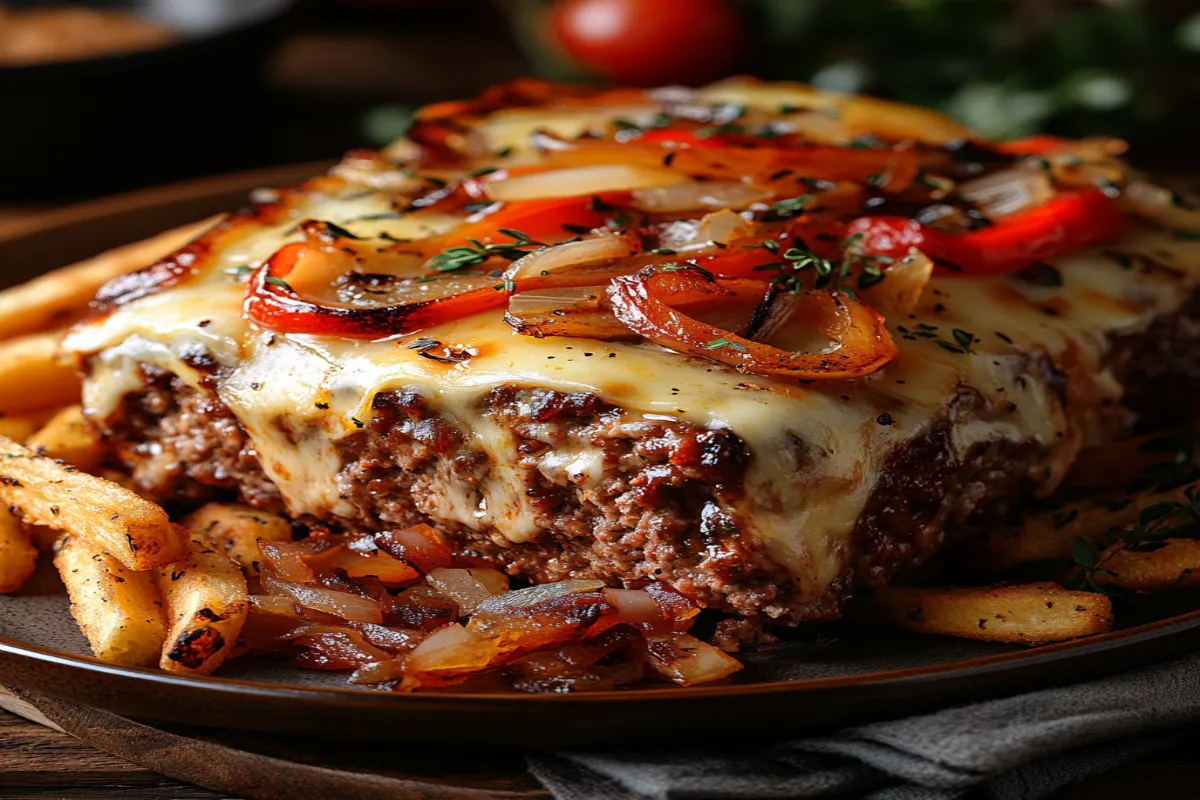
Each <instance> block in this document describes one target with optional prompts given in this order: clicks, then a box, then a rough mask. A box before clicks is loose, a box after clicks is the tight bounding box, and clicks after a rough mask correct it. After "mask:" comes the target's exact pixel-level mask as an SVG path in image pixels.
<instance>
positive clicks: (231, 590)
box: [156, 532, 250, 675]
mask: <svg viewBox="0 0 1200 800" xmlns="http://www.w3.org/2000/svg"><path fill="white" fill-rule="evenodd" d="M184 533H185V534H186V532H184ZM188 542H189V547H190V550H191V555H190V557H189V558H187V559H186V560H184V561H181V562H180V563H178V564H173V565H171V566H167V567H163V568H162V569H161V570H159V571H158V572H157V573H156V575H157V580H158V586H159V589H160V591H161V592H162V594H163V598H164V599H165V600H166V603H167V619H168V620H169V621H170V631H169V633H168V635H167V641H166V644H165V645H164V646H163V649H162V655H161V658H160V659H159V667H161V668H162V669H164V670H167V671H168V672H182V673H188V674H192V675H208V674H209V673H211V672H212V671H213V670H215V669H216V668H217V667H218V666H220V665H221V662H223V661H224V660H225V659H226V658H228V657H229V655H230V654H231V652H232V651H233V649H234V648H235V647H236V646H237V642H238V635H239V634H240V633H241V631H242V625H243V624H244V623H245V622H246V615H247V613H249V610H250V596H249V592H248V591H247V589H246V577H245V576H244V575H243V574H242V570H241V568H240V567H239V566H238V565H237V564H235V563H233V561H231V560H230V559H229V557H228V556H226V555H225V554H224V553H220V552H218V551H216V550H214V549H213V548H211V547H209V546H208V545H207V544H205V543H204V541H203V540H202V539H201V538H200V537H199V536H198V535H192V536H190V537H189V538H188Z"/></svg>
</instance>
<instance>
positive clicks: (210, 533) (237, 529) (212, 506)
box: [183, 503, 293, 576]
mask: <svg viewBox="0 0 1200 800" xmlns="http://www.w3.org/2000/svg"><path fill="white" fill-rule="evenodd" d="M183 527H185V528H187V529H188V530H190V531H192V533H194V534H197V535H199V536H200V538H201V539H202V540H203V541H204V542H205V543H206V544H208V546H209V547H212V548H213V549H214V550H219V551H222V552H224V553H225V554H226V555H227V556H229V557H230V558H231V559H233V560H234V561H235V562H236V563H238V564H239V565H241V566H242V567H243V568H244V569H245V570H246V573H247V574H248V575H251V576H255V575H257V574H258V564H259V562H260V561H262V552H261V551H260V550H259V548H258V543H259V542H290V541H292V538H293V536H292V524H291V523H290V522H288V521H287V520H286V519H284V518H283V517H281V516H279V515H278V514H271V513H268V512H266V511H259V510H258V509H255V508H253V507H251V506H247V505H243V504H241V503H207V504H205V505H203V506H201V507H200V508H198V509H196V510H195V511H193V512H192V513H191V514H189V515H188V516H187V517H186V518H185V519H184V520H183Z"/></svg>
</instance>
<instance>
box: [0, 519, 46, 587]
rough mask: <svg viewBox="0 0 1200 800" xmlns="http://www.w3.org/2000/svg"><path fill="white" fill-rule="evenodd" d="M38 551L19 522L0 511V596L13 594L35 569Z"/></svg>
mask: <svg viewBox="0 0 1200 800" xmlns="http://www.w3.org/2000/svg"><path fill="white" fill-rule="evenodd" d="M37 557H38V551H37V548H36V547H34V545H33V541H32V540H31V539H30V536H29V531H28V530H26V529H25V526H24V525H23V524H21V521H20V520H19V519H17V518H16V517H14V516H13V515H12V514H10V513H8V511H5V510H3V509H0V594H8V593H10V592H15V591H17V590H18V589H20V588H21V587H22V586H24V585H25V581H27V580H28V579H29V576H30V575H32V574H33V570H34V569H35V568H36V567H37Z"/></svg>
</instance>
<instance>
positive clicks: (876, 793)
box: [529, 653, 1200, 800]
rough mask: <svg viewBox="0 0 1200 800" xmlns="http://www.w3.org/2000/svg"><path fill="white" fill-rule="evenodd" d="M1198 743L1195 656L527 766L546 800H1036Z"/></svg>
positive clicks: (542, 758)
mask: <svg viewBox="0 0 1200 800" xmlns="http://www.w3.org/2000/svg"><path fill="white" fill-rule="evenodd" d="M1189 723H1194V724H1193V725H1191V726H1189ZM1196 734H1200V653H1196V654H1192V655H1189V656H1187V657H1184V658H1181V659H1177V660H1174V661H1169V662H1164V663H1161V664H1157V665H1154V666H1152V667H1147V668H1145V669H1142V670H1138V671H1136V672H1131V673H1126V674H1123V675H1118V676H1115V677H1111V678H1104V679H1103V680H1097V681H1088V682H1084V683H1077V684H1073V685H1071V686H1066V687H1062V688H1056V689H1045V690H1042V691H1038V692H1032V693H1030V694H1024V695H1019V696H1016V697H1009V698H1005V699H1002V700H992V701H989V702H986V703H976V704H973V705H967V706H960V707H958V708H951V709H947V710H945V711H939V712H936V713H933V714H925V715H923V716H917V717H909V718H907V719H900V720H894V721H892V722H879V723H874V724H871V725H862V726H859V727H855V728H846V729H844V730H841V731H838V732H836V733H833V734H831V735H828V736H821V737H813V738H808V739H798V740H795V741H787V742H781V743H778V744H774V745H767V746H759V747H755V748H753V749H732V748H721V749H709V750H690V751H684V752H637V753H603V754H601V753H557V754H553V755H538V756H532V757H530V759H529V769H530V771H531V772H532V773H533V774H534V776H536V777H537V778H538V780H540V781H541V782H542V783H543V784H544V785H545V786H546V787H547V788H548V789H549V790H550V791H551V792H552V793H553V794H554V796H555V798H556V799H557V800H646V799H647V798H653V800H685V799H687V800H690V799H691V798H696V799H697V800H698V799H699V798H704V799H705V800H724V798H730V799H731V800H732V799H736V800H760V798H761V800H770V799H771V798H789V797H825V796H829V795H835V794H845V793H855V794H857V795H860V796H863V797H866V798H869V799H870V800H918V798H920V800H951V798H960V797H965V796H966V795H967V794H968V793H969V792H972V791H974V792H976V793H977V794H974V795H972V796H982V797H992V798H998V799H999V800H1033V799H1034V798H1041V797H1046V796H1048V795H1050V794H1051V793H1053V792H1055V791H1057V790H1058V789H1060V788H1062V787H1064V786H1067V785H1069V784H1071V783H1075V782H1078V781H1080V780H1083V779H1084V778H1088V777H1091V776H1093V775H1098V774H1100V773H1102V772H1104V771H1106V770H1109V769H1112V768H1113V767H1116V766H1119V765H1120V764H1123V763H1126V762H1128V761H1132V760H1133V759H1136V758H1138V757H1139V756H1142V755H1145V754H1146V753H1149V752H1152V751H1153V750H1156V749H1158V748H1161V747H1164V746H1166V745H1168V744H1170V743H1172V742H1175V741H1179V740H1180V739H1181V738H1183V737H1186V736H1189V735H1196Z"/></svg>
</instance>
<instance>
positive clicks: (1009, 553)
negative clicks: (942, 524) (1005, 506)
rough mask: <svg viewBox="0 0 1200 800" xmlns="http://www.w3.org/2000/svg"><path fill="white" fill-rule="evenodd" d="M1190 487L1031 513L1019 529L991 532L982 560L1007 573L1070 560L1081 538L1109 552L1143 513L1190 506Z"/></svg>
mask: <svg viewBox="0 0 1200 800" xmlns="http://www.w3.org/2000/svg"><path fill="white" fill-rule="evenodd" d="M1188 488H1189V487H1188V486H1181V487H1178V488H1176V489H1171V490H1170V491H1167V492H1153V491H1149V492H1143V493H1141V494H1135V495H1128V494H1116V495H1114V496H1112V497H1111V498H1109V499H1107V500H1101V499H1098V498H1097V499H1088V500H1084V501H1081V502H1077V503H1067V504H1064V505H1063V506H1061V507H1060V508H1056V509H1054V510H1053V511H1038V512H1033V513H1029V514H1026V515H1024V516H1023V517H1022V518H1021V522H1020V525H1019V526H1018V527H1017V528H1016V529H1012V528H1004V527H999V528H996V529H994V530H993V531H991V532H990V533H989V534H988V536H987V538H986V540H983V541H982V543H981V547H982V548H983V552H982V554H981V557H980V558H979V560H980V561H984V562H985V563H986V564H987V566H988V567H990V568H992V569H1006V568H1008V567H1015V566H1017V565H1019V564H1031V563H1033V562H1035V561H1049V560H1054V559H1070V558H1071V553H1072V550H1073V548H1074V546H1075V540H1076V539H1083V540H1084V541H1086V542H1087V543H1088V544H1090V545H1092V546H1094V547H1099V548H1103V547H1105V546H1107V545H1108V544H1109V543H1110V542H1112V541H1113V539H1115V538H1116V535H1115V534H1116V533H1117V532H1119V530H1120V529H1122V528H1124V527H1126V526H1127V525H1131V524H1133V523H1134V522H1137V519H1138V515H1139V514H1141V512H1142V510H1143V509H1145V508H1147V507H1149V506H1152V505H1154V504H1156V503H1163V502H1167V501H1175V502H1180V503H1186V502H1187V495H1186V492H1187V490H1188Z"/></svg>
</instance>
